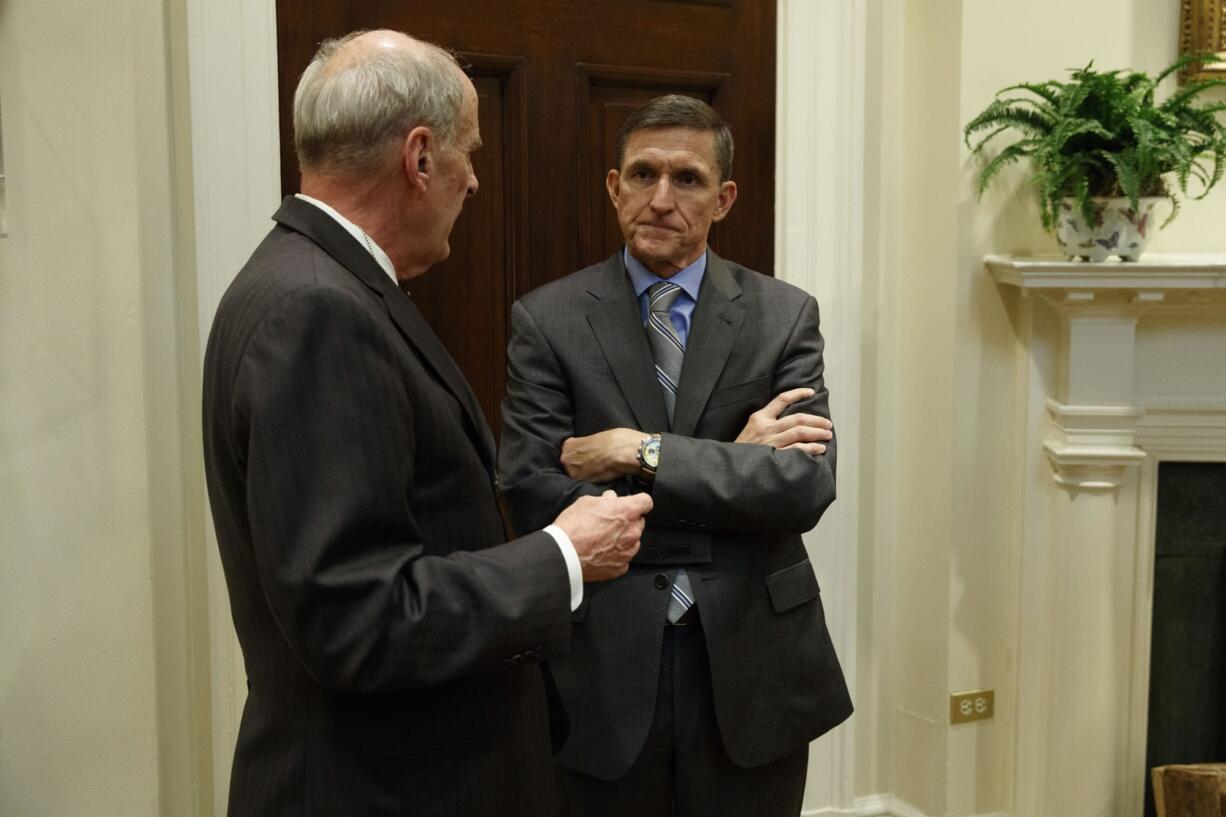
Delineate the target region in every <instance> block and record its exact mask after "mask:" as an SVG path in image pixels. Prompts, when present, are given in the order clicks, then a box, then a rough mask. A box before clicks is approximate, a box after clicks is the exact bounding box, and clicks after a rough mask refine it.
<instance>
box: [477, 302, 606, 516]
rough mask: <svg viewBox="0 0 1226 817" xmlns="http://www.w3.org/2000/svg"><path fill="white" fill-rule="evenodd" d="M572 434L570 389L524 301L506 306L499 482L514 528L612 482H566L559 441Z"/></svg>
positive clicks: (552, 513) (554, 513) (596, 492)
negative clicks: (508, 327)
mask: <svg viewBox="0 0 1226 817" xmlns="http://www.w3.org/2000/svg"><path fill="white" fill-rule="evenodd" d="M574 433H575V409H574V402H573V401H572V399H571V385H570V383H569V382H567V378H566V375H565V373H564V372H563V371H562V367H561V365H560V364H559V362H558V358H557V355H555V354H554V352H553V349H552V348H550V345H549V341H548V340H547V339H546V337H545V335H544V334H543V333H542V332H541V330H540V327H538V326H537V324H536V321H534V320H533V318H532V315H531V314H530V313H529V312H528V310H527V309H526V308H525V307H524V305H523V303H521V302H519V301H516V303H515V305H514V306H513V307H512V308H511V340H510V341H509V343H508V345H507V394H506V397H505V398H503V401H502V439H501V441H500V445H499V452H498V464H499V484H500V487H501V488H502V493H503V496H504V497H505V498H506V501H507V511H508V513H509V515H510V517H511V524H512V525H514V526H515V529H516V530H534V529H536V528H540V527H544V526H545V525H548V524H549V523H550V522H552V521H553V520H554V519H556V518H557V516H558V514H559V513H561V512H562V510H563V509H564V508H566V507H567V506H568V505H570V504H571V503H572V502H574V501H575V500H576V499H578V498H579V497H581V496H599V495H600V493H601V492H602V491H604V490H607V489H610V488H612V489H613V490H616V491H618V493H627V492H628V491H627V490H625V489H624V488H622V487H621V486H619V485H617V484H613V485H597V484H594V483H590V482H581V481H579V480H574V479H571V478H570V477H569V476H567V474H566V471H565V470H563V468H562V461H561V457H562V442H563V441H564V440H566V438H567V437H571V436H573V435H574Z"/></svg>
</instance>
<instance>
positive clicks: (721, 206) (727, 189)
mask: <svg viewBox="0 0 1226 817" xmlns="http://www.w3.org/2000/svg"><path fill="white" fill-rule="evenodd" d="M735 202H736V182H731V181H729V182H721V183H720V185H719V203H718V204H717V205H716V206H715V215H713V216H711V220H712V221H723V220H724V217H725V216H727V215H728V211H729V210H731V209H732V205H733V204H734V203H735Z"/></svg>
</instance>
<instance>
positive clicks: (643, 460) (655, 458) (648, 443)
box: [639, 434, 660, 477]
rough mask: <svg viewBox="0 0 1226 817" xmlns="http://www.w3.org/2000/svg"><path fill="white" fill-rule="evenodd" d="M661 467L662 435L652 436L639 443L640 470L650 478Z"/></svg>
mask: <svg viewBox="0 0 1226 817" xmlns="http://www.w3.org/2000/svg"><path fill="white" fill-rule="evenodd" d="M659 467H660V435H659V434H651V435H649V436H647V437H644V438H643V441H642V442H641V443H639V469H640V470H642V472H643V473H644V474H646V475H647V476H649V477H654V476H655V475H656V469H657V468H659Z"/></svg>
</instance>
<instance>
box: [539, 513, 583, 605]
mask: <svg viewBox="0 0 1226 817" xmlns="http://www.w3.org/2000/svg"><path fill="white" fill-rule="evenodd" d="M545 533H547V534H549V535H550V536H552V537H553V541H555V542H557V543H558V550H560V551H562V558H563V559H565V560H566V574H567V575H568V576H569V577H570V611H571V612H572V613H573V612H575V611H576V610H578V609H579V605H580V604H582V603H583V565H581V564H579V554H578V553H577V552H576V551H575V545H574V543H572V542H571V541H570V537H569V536H567V535H566V531H564V530H562V529H561V528H559V527H558V526H557V525H550V526H548V527H547V528H545Z"/></svg>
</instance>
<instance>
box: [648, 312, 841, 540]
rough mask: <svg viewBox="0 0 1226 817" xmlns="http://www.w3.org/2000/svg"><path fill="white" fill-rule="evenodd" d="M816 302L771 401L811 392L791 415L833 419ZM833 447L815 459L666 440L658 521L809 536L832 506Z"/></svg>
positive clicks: (787, 352) (789, 350) (790, 344)
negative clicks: (786, 393)
mask: <svg viewBox="0 0 1226 817" xmlns="http://www.w3.org/2000/svg"><path fill="white" fill-rule="evenodd" d="M823 348H824V342H823V341H822V336H821V332H820V330H819V328H818V308H817V301H815V300H814V299H813V298H812V297H809V298H808V299H807V300H806V301H805V303H804V306H803V307H802V308H801V310H800V313H799V317H798V318H797V320H796V323H795V325H794V326H793V327H792V330H791V333H790V335H789V337H788V340H787V342H786V344H785V346H784V350H783V353H782V354H781V356H780V358H779V361H778V363H777V364H776V368H775V372H774V377H773V385H772V396H773V395H777V394H779V393H780V392H784V391H787V390H788V389H795V388H800V387H805V386H807V387H808V388H811V389H813V391H814V395H813V397H811V398H810V399H808V400H805V401H802V402H799V403H795V404H793V405H792V406H790V407H789V408H788V411H787V412H786V413H787V414H793V413H797V412H803V413H806V414H817V415H820V416H822V417H826V418H829V417H830V400H829V392H828V391H827V389H826V384H825V379H824V376H823V375H824V363H823V361H822V350H823ZM834 466H835V441H834V440H833V439H832V440H831V441H830V442H829V443H827V445H826V452H825V453H824V454H821V455H819V456H816V457H813V456H810V455H808V454H806V453H804V452H803V451H799V450H795V449H788V450H782V451H779V450H776V449H774V448H772V447H771V446H767V445H749V444H745V443H734V442H725V441H719V440H708V439H699V438H693V437H682V436H679V435H676V434H664V435H662V439H661V445H660V468H659V470H658V471H657V472H656V479H655V486H654V487H653V489H652V499H653V500H654V502H655V509H654V510H653V511H652V515H651V518H652V520H653V521H655V522H657V523H659V524H664V525H668V526H672V527H681V528H695V529H710V530H725V531H754V530H775V531H793V532H798V533H803V532H804V531H807V530H810V529H811V528H813V526H815V525H816V524H817V522H818V519H820V518H821V515H822V513H823V512H824V511H825V510H826V508H827V507H828V506H829V505H830V503H831V502H833V501H834Z"/></svg>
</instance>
